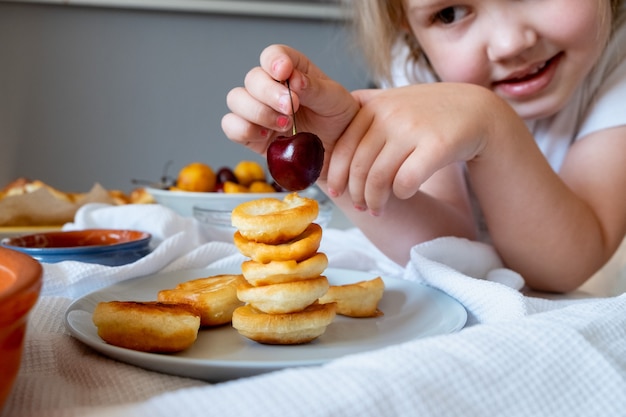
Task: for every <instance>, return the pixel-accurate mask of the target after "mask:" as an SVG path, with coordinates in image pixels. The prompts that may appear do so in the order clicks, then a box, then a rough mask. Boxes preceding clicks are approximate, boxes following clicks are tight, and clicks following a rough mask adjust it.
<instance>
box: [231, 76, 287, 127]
mask: <svg viewBox="0 0 626 417" xmlns="http://www.w3.org/2000/svg"><path fill="white" fill-rule="evenodd" d="M226 104H227V106H228V108H229V109H230V110H231V111H232V112H233V113H235V114H236V115H238V116H239V117H241V118H243V119H246V120H248V121H249V122H250V123H253V124H256V125H259V126H263V127H265V128H267V129H270V130H275V131H279V132H285V131H288V130H289V128H290V127H291V117H289V116H287V115H285V114H283V113H280V112H277V111H276V110H274V109H272V108H271V107H270V106H268V105H267V104H264V103H263V102H261V101H259V100H258V99H257V98H255V97H253V95H252V94H251V93H250V91H249V90H247V89H245V88H242V87H239V88H234V89H232V90H231V91H230V92H229V93H228V94H227V96H226Z"/></svg>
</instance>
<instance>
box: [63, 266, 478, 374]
mask: <svg viewBox="0 0 626 417" xmlns="http://www.w3.org/2000/svg"><path fill="white" fill-rule="evenodd" d="M222 273H233V270H232V269H229V270H226V269H195V270H186V271H177V272H171V273H161V274H156V275H149V276H145V277H141V278H135V279H132V280H128V281H125V282H122V283H119V284H115V285H113V286H110V287H107V288H104V289H102V290H99V291H96V292H94V293H91V294H89V295H87V296H85V297H83V298H80V299H78V300H76V301H75V302H74V303H72V304H71V305H70V307H69V308H68V310H67V312H66V314H65V325H66V327H67V328H68V329H69V331H70V333H71V334H72V335H73V336H74V337H76V338H77V339H79V340H80V341H82V342H83V343H85V344H87V345H89V346H91V347H92V348H93V349H95V350H97V351H99V352H100V353H103V354H105V355H107V356H109V357H111V358H114V359H118V360H120V361H123V362H127V363H130V364H134V365H137V366H140V367H143V368H146V369H150V370H154V371H159V372H163V373H167V374H172V375H179V376H185V377H191V378H197V379H202V380H206V381H211V382H217V381H224V380H229V379H235V378H241V377H246V376H252V375H257V374H261V373H264V372H271V371H274V370H278V369H282V368H288V367H296V366H311V365H319V364H322V363H325V362H328V361H330V360H333V359H336V358H339V357H341V356H344V355H349V354H352V353H359V352H365V351H370V350H374V349H378V348H382V347H385V346H388V345H393V344H397V343H402V342H406V341H409V340H412V339H417V338H422V337H427V336H434V335H438V334H445V333H452V332H455V331H457V330H460V329H461V328H462V327H463V326H464V325H465V322H466V320H467V313H466V311H465V309H464V308H463V306H462V305H461V304H460V303H459V302H457V301H456V300H455V299H454V298H452V297H450V296H448V295H446V294H444V293H443V292H440V291H438V290H436V289H433V288H430V287H427V286H424V285H421V284H417V283H413V282H409V281H403V280H399V279H389V278H387V279H385V278H384V277H383V279H384V281H385V293H384V295H383V298H382V300H381V301H380V304H379V308H380V309H381V310H382V311H383V313H384V315H382V316H380V317H375V318H361V319H356V318H348V317H343V316H337V318H336V319H335V321H334V322H333V323H332V324H331V325H330V326H328V328H327V329H326V332H325V333H324V334H323V335H322V336H321V337H319V338H318V339H317V340H315V341H313V342H311V343H308V344H304V345H296V346H271V345H262V344H258V343H256V342H253V341H251V340H249V339H246V338H244V337H243V336H241V335H239V333H238V332H237V331H236V330H235V329H233V328H232V326H230V325H225V326H221V327H219V328H214V329H206V330H201V331H200V333H199V335H198V339H197V341H196V342H195V344H194V345H193V346H192V347H191V348H189V349H187V350H186V351H184V352H180V353H177V354H173V355H163V354H155V353H143V352H138V351H134V350H130V349H124V348H120V347H116V346H112V345H109V344H107V343H105V342H104V341H103V340H102V339H101V338H100V337H99V336H98V333H97V329H96V327H95V325H94V324H93V322H92V320H91V316H92V313H93V310H94V308H95V306H96V304H97V303H98V302H100V301H111V300H134V301H149V300H155V299H156V296H157V293H158V291H159V290H161V289H166V288H173V287H174V286H175V285H176V284H177V283H179V282H182V281H187V280H190V279H193V278H200V277H206V276H210V275H216V274H222ZM234 273H238V272H234ZM324 275H326V276H327V277H328V279H329V281H330V282H331V284H334V285H337V284H347V283H353V282H357V281H362V280H367V279H372V278H374V276H372V275H371V274H368V273H364V272H357V271H349V270H343V269H333V268H329V269H327V270H326V272H325V274H324Z"/></svg>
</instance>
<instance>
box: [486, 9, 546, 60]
mask: <svg viewBox="0 0 626 417" xmlns="http://www.w3.org/2000/svg"><path fill="white" fill-rule="evenodd" d="M487 42H488V43H487V56H488V58H489V60H491V61H506V60H508V59H512V58H515V57H517V56H519V55H520V54H522V53H523V52H524V51H526V50H527V49H530V48H531V47H532V46H533V45H535V43H536V42H537V33H536V32H535V30H534V29H533V28H532V27H530V26H529V25H526V24H524V23H523V22H520V21H516V20H515V19H507V20H501V21H499V22H498V23H495V22H494V25H493V26H492V30H491V34H490V37H489V39H488V41H487Z"/></svg>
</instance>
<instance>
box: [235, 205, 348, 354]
mask: <svg viewBox="0 0 626 417" xmlns="http://www.w3.org/2000/svg"><path fill="white" fill-rule="evenodd" d="M318 212H319V207H318V203H317V201H316V200H313V199H309V198H303V197H300V196H299V195H298V194H297V193H292V194H289V195H287V196H286V197H285V198H284V199H283V200H279V199H275V198H263V199H258V200H254V201H249V202H246V203H243V204H240V205H239V206H237V207H236V208H235V209H234V210H233V212H232V224H233V226H234V227H235V228H236V229H237V231H236V232H235V235H234V242H235V245H236V246H237V248H238V249H239V251H240V252H241V253H242V254H243V255H245V256H247V257H248V258H250V259H249V260H247V261H244V262H243V263H242V265H241V271H242V274H243V277H244V278H245V282H243V283H241V284H240V285H239V286H238V287H237V297H238V298H239V300H241V301H242V302H244V303H245V305H244V306H242V307H239V308H237V309H235V311H234V312H233V317H232V325H233V327H234V328H235V329H237V331H238V332H239V333H240V334H242V335H243V336H245V337H247V338H249V339H252V340H254V341H257V342H259V343H267V344H301V343H308V342H310V341H312V340H314V339H316V338H317V337H319V336H321V335H322V334H323V333H324V332H325V331H326V327H327V326H328V325H329V324H330V323H331V322H332V321H333V320H334V318H335V315H336V308H337V305H336V303H334V302H330V303H327V304H320V303H319V302H318V300H319V298H320V297H322V296H324V295H325V294H326V292H327V291H328V289H329V283H328V279H327V278H326V277H325V276H323V275H322V274H323V272H324V270H325V269H326V267H327V266H328V258H327V257H326V255H325V254H324V253H321V252H319V251H318V249H319V246H320V242H321V238H322V228H321V227H320V226H319V225H318V224H316V223H313V221H314V220H315V219H316V218H317V215H318Z"/></svg>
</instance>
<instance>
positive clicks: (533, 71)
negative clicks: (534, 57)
mask: <svg viewBox="0 0 626 417" xmlns="http://www.w3.org/2000/svg"><path fill="white" fill-rule="evenodd" d="M561 57H562V53H559V54H557V55H556V56H554V57H552V58H550V59H549V60H547V61H544V62H542V63H539V64H536V65H533V66H531V67H529V68H527V69H525V70H522V71H517V72H515V73H512V74H510V75H508V76H507V77H506V78H504V79H502V80H500V81H496V82H494V83H493V84H492V89H493V91H495V92H497V93H499V94H500V95H502V96H503V97H508V98H511V99H517V100H519V99H524V98H528V97H531V96H534V95H536V94H538V93H540V92H541V91H543V90H544V89H545V88H546V87H547V86H548V85H549V84H550V83H551V81H552V79H553V78H554V74H555V73H556V70H557V68H558V65H559V62H560V61H561Z"/></svg>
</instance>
